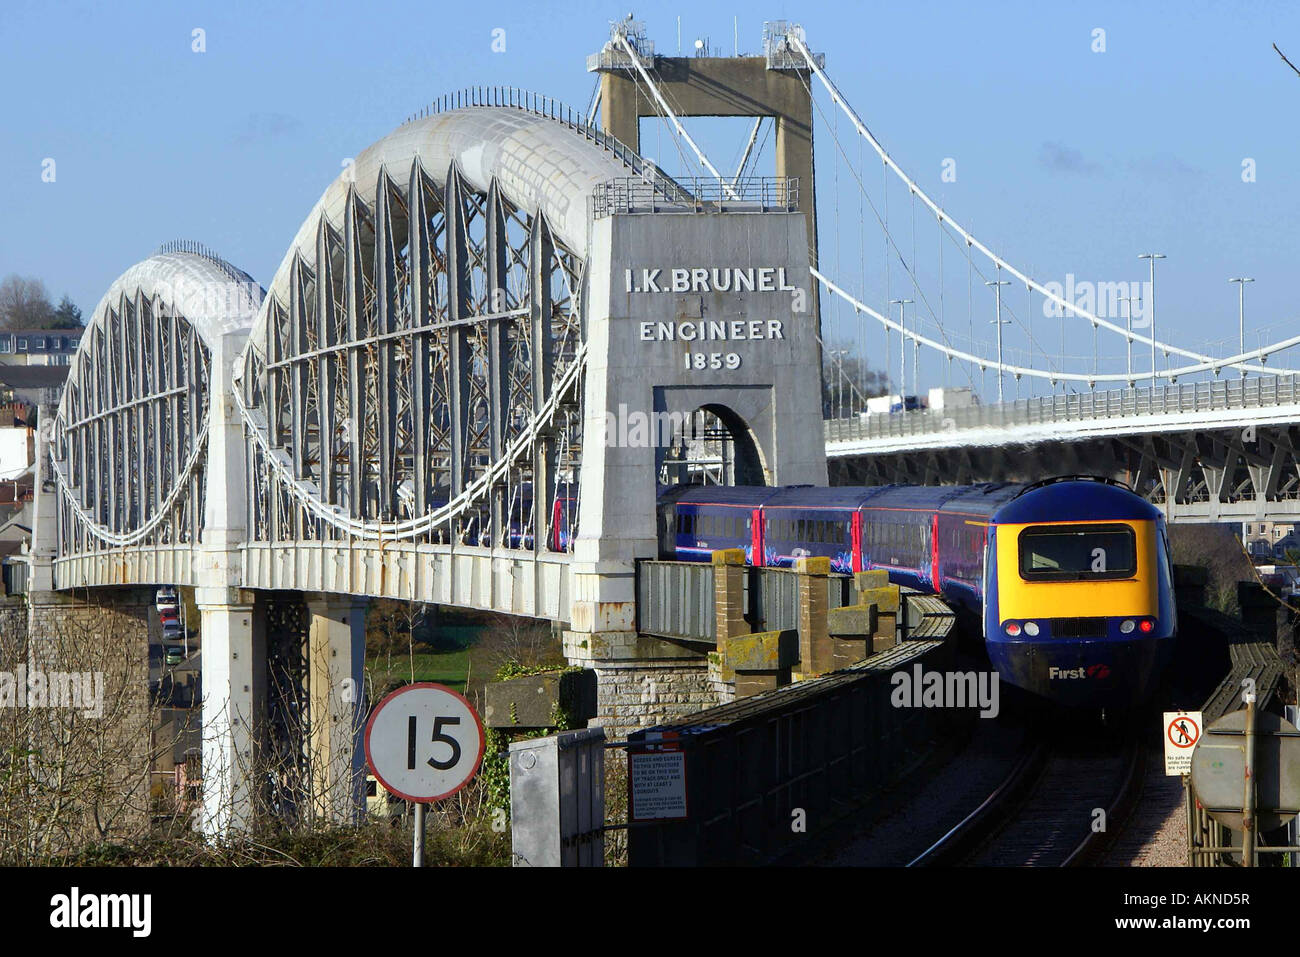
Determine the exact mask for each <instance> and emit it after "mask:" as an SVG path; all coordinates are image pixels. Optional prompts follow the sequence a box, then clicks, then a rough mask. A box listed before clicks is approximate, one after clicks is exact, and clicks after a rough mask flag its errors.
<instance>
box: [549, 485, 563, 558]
mask: <svg viewBox="0 0 1300 957" xmlns="http://www.w3.org/2000/svg"><path fill="white" fill-rule="evenodd" d="M566 538H567V535H566V534H565V531H564V499H562V498H560V496H558V495H557V496H555V507H554V508H552V509H551V550H552V551H556V552H562V551H564V546H565V541H566Z"/></svg>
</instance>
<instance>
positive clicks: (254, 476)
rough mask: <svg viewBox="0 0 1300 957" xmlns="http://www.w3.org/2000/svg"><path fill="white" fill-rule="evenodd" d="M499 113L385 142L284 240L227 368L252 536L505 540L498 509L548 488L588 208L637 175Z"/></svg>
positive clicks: (574, 341)
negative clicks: (602, 190) (517, 496)
mask: <svg viewBox="0 0 1300 957" xmlns="http://www.w3.org/2000/svg"><path fill="white" fill-rule="evenodd" d="M489 98H492V99H495V96H494V95H492V94H489ZM501 99H502V100H503V102H502V104H501V105H478V106H469V107H465V108H459V109H452V110H449V111H448V112H444V113H436V114H433V115H430V116H425V117H421V118H419V119H415V120H412V121H410V122H408V123H406V124H404V125H403V126H401V127H399V128H398V129H397V130H395V131H394V132H393V133H391V134H389V135H388V136H386V137H384V138H383V139H382V140H380V141H379V142H377V143H375V144H374V145H372V146H370V147H369V148H368V149H366V150H365V151H363V152H362V153H361V154H360V155H358V156H357V157H356V160H355V162H352V163H350V164H348V165H347V166H346V167H345V169H344V171H343V173H342V174H341V175H340V176H339V177H338V178H337V179H336V180H335V181H334V182H333V183H332V184H331V185H330V186H329V187H328V188H327V189H326V190H325V192H324V194H323V195H322V196H321V198H320V200H319V201H318V202H317V203H316V205H315V206H314V207H313V209H312V210H311V212H310V214H309V215H308V216H307V218H306V220H305V221H304V222H303V225H302V227H301V228H300V229H299V230H298V233H297V235H296V236H295V238H294V240H293V243H292V244H291V246H290V247H289V250H288V252H287V253H286V255H285V257H284V260H283V261H282V263H281V265H280V268H279V270H278V271H277V272H276V275H275V278H274V279H273V280H272V282H271V284H270V288H269V290H268V295H267V297H266V300H265V302H264V303H263V305H262V308H261V310H260V312H259V315H258V318H257V321H256V323H255V326H254V329H253V331H252V333H251V335H250V337H249V342H248V345H247V346H246V347H245V349H244V353H243V355H242V357H241V359H240V361H239V363H238V365H237V368H236V371H235V401H236V405H237V407H238V409H239V411H240V414H241V416H242V418H243V420H244V424H245V432H246V435H247V439H248V448H249V462H250V476H249V479H250V515H249V526H248V527H249V531H250V538H251V539H253V540H282V539H284V538H286V537H288V538H296V537H297V536H298V535H305V536H307V537H313V536H315V535H317V534H319V535H330V536H334V535H344V536H350V537H356V538H362V539H367V540H385V539H395V538H405V539H412V538H415V537H417V536H421V535H425V534H429V533H431V532H433V531H434V530H435V529H440V528H442V527H444V526H447V525H448V523H450V522H451V521H452V520H454V519H457V518H460V519H462V524H463V523H469V524H470V526H471V527H473V528H476V529H477V530H478V531H477V532H475V534H476V535H478V536H479V538H480V539H481V538H482V537H483V530H484V529H486V528H489V527H490V528H491V533H492V535H494V536H495V540H496V543H497V544H509V542H508V540H507V539H506V538H504V537H503V530H504V529H505V527H506V526H507V525H508V522H509V520H508V519H507V518H505V517H504V515H503V512H502V511H501V509H502V508H503V507H506V506H503V504H502V503H503V502H505V501H506V500H508V499H510V498H511V497H512V495H513V494H514V493H515V492H518V491H519V490H520V489H521V488H522V487H523V486H528V488H527V491H526V494H527V495H529V496H534V495H535V496H536V497H537V498H538V499H539V500H540V501H543V502H545V501H547V498H546V495H547V494H548V492H549V491H553V487H552V485H551V484H550V483H552V482H553V481H554V480H555V476H556V474H557V472H559V471H561V470H562V467H560V466H557V459H556V456H557V454H562V453H559V452H557V448H558V449H564V448H568V447H569V446H568V445H567V444H566V442H565V441H564V440H560V439H556V438H555V436H556V428H557V427H556V426H555V424H554V423H555V422H556V421H557V419H563V418H565V412H564V410H563V408H562V406H564V405H565V404H566V402H572V401H576V396H577V395H578V394H579V387H580V382H581V371H582V367H583V363H584V361H585V356H586V351H585V345H584V343H583V340H582V328H581V308H582V304H581V299H582V295H583V289H582V279H583V277H582V269H583V264H584V263H585V262H586V260H587V256H588V245H589V238H590V228H591V219H592V215H593V213H592V204H591V197H592V195H593V193H594V192H595V191H596V187H597V186H598V185H600V184H603V183H606V182H609V181H610V180H614V179H618V178H625V177H627V176H628V175H629V174H631V175H654V174H647V173H645V171H644V170H643V169H642V168H641V167H639V166H638V165H637V162H638V161H637V159H636V158H635V157H634V156H633V155H632V154H630V153H629V152H628V151H626V148H624V147H622V146H621V144H616V143H614V142H612V141H611V140H610V139H609V138H608V137H605V136H604V135H603V134H599V133H598V132H597V131H594V130H592V129H590V128H589V127H586V126H585V125H582V124H578V123H575V122H573V121H572V120H571V119H569V120H566V118H565V117H566V114H565V113H564V112H563V111H560V112H558V113H553V112H546V111H540V112H539V111H537V110H534V109H531V108H529V106H525V105H523V104H521V103H519V102H515V101H513V99H511V98H510V97H502V98H501ZM506 101H508V102H506ZM530 102H531V101H530ZM659 185H663V183H662V182H660V183H659ZM566 428H567V426H566ZM566 438H567V433H566ZM539 455H540V457H539ZM529 476H532V477H529ZM538 481H545V482H546V483H547V484H546V486H545V487H544V488H541V489H534V487H533V486H535V485H536V484H537V482H538ZM508 486H509V487H508ZM489 500H490V502H491V508H492V511H491V519H490V521H489V519H488V517H487V516H488V510H487V507H486V505H485V503H487V502H489ZM290 510H299V514H300V515H301V516H302V517H303V518H305V519H307V520H308V521H309V522H311V523H319V529H317V530H311V529H306V530H304V526H301V525H297V526H294V522H296V521H297V519H294V518H292V517H286V516H287V515H288V513H289V511H290ZM471 513H472V514H471ZM291 526H292V527H291Z"/></svg>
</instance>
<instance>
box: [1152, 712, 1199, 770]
mask: <svg viewBox="0 0 1300 957" xmlns="http://www.w3.org/2000/svg"><path fill="white" fill-rule="evenodd" d="M1162 727H1163V728H1164V744H1165V774H1167V775H1182V774H1189V773H1191V770H1192V751H1193V750H1194V749H1195V748H1196V742H1197V741H1199V740H1200V739H1201V729H1202V728H1203V727H1205V724H1204V721H1203V718H1202V715H1201V712H1199V711H1166V712H1165V714H1164V721H1163V723H1162Z"/></svg>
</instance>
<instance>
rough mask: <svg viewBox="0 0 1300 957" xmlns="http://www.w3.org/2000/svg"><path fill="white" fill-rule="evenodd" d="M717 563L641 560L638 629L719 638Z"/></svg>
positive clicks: (692, 638) (675, 635)
mask: <svg viewBox="0 0 1300 957" xmlns="http://www.w3.org/2000/svg"><path fill="white" fill-rule="evenodd" d="M713 603H714V598H713V566H712V565H705V564H702V563H700V562H639V563H638V564H637V588H636V610H637V631H639V632H641V633H642V634H645V635H656V636H657V637H660V638H684V639H687V640H690V641H716V640H717V628H716V625H717V621H716V612H715V611H714V607H713Z"/></svg>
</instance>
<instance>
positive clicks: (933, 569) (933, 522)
mask: <svg viewBox="0 0 1300 957" xmlns="http://www.w3.org/2000/svg"><path fill="white" fill-rule="evenodd" d="M939 585H940V578H939V513H938V512H935V513H934V516H933V517H932V518H931V519H930V587H931V588H932V589H933V590H934V593H935V594H936V595H938V594H940V593H942V592H943V589H942V588H940V587H939Z"/></svg>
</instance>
